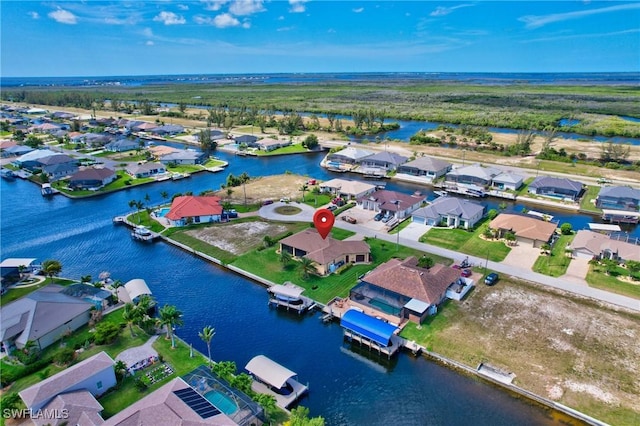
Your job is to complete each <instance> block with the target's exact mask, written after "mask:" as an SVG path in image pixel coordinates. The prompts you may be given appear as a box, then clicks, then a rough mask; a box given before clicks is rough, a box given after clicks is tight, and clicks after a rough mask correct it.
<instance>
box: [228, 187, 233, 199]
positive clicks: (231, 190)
mask: <svg viewBox="0 0 640 426" xmlns="http://www.w3.org/2000/svg"><path fill="white" fill-rule="evenodd" d="M231 194H233V188H227V198H228V199H229V200H231Z"/></svg>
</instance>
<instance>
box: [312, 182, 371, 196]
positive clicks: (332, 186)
mask: <svg viewBox="0 0 640 426" xmlns="http://www.w3.org/2000/svg"><path fill="white" fill-rule="evenodd" d="M319 188H320V192H325V193H330V194H333V195H335V196H336V197H344V198H347V199H354V198H355V199H358V198H361V197H364V196H366V195H369V194H371V193H373V192H375V190H376V186H375V185H371V184H369V183H365V182H359V181H357V180H347V179H331V180H328V181H326V182H322V183H321V184H320V185H319Z"/></svg>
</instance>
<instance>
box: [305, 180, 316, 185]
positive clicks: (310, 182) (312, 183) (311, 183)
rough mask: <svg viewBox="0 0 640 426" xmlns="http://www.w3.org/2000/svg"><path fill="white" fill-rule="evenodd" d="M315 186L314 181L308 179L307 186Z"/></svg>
mask: <svg viewBox="0 0 640 426" xmlns="http://www.w3.org/2000/svg"><path fill="white" fill-rule="evenodd" d="M315 184H316V180H315V179H309V181H308V182H307V185H315Z"/></svg>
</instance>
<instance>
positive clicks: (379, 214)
mask: <svg viewBox="0 0 640 426" xmlns="http://www.w3.org/2000/svg"><path fill="white" fill-rule="evenodd" d="M383 216H384V213H382V212H380V213H378V214H377V215H375V216H374V217H373V220H375V221H376V222H379V221H381V220H382V217H383Z"/></svg>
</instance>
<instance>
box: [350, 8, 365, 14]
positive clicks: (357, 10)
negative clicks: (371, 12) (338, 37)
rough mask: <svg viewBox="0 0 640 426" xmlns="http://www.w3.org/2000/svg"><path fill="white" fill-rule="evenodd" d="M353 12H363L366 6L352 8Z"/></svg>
mask: <svg viewBox="0 0 640 426" xmlns="http://www.w3.org/2000/svg"><path fill="white" fill-rule="evenodd" d="M351 11H352V12H353V13H362V12H364V7H359V8H357V9H351Z"/></svg>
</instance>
